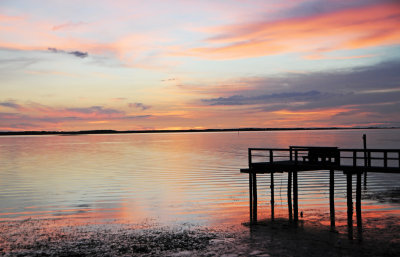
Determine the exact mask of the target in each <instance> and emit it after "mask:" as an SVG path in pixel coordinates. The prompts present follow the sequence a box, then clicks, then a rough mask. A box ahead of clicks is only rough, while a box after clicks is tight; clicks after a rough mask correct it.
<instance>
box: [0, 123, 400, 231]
mask: <svg viewBox="0 0 400 257" xmlns="http://www.w3.org/2000/svg"><path fill="white" fill-rule="evenodd" d="M364 133H365V134H367V137H368V138H367V140H368V147H369V148H400V130H366V131H362V130H348V131H347V130H346V131H340V130H333V131H282V132H240V134H238V133H228V132H226V133H176V134H172V133H171V134H121V135H80V136H69V137H66V136H23V137H0V164H1V165H0V221H4V220H14V219H25V218H27V217H35V218H39V217H40V218H43V217H85V218H89V219H97V220H105V219H117V220H118V221H123V222H141V221H143V220H149V219H150V220H155V221H157V222H160V223H165V224H171V223H176V222H177V223H184V222H190V223H197V224H205V225H214V224H240V223H242V222H246V221H248V219H249V200H248V197H249V196H248V176H246V175H244V174H240V173H239V169H240V168H245V167H247V148H249V147H285V148H286V147H288V146H289V145H314V146H339V147H346V148H350V147H356V148H361V147H362V138H361V137H362V134H364ZM274 175H275V177H274V180H275V217H277V218H279V217H281V218H282V217H285V218H287V216H288V214H287V192H286V189H287V186H286V185H287V175H288V174H287V173H277V174H274ZM269 176H270V175H268V174H265V175H263V176H258V177H257V182H258V200H259V208H258V218H259V219H265V218H269V217H270V202H269V200H270V190H269V181H270V177H269ZM298 179H299V211H301V212H303V219H304V220H309V221H312V220H318V222H321V223H323V224H327V225H328V224H329V222H330V219H329V172H327V171H317V172H300V173H299V175H298ZM353 183H354V185H353V191H354V193H355V183H356V181H355V179H353ZM399 187H400V175H398V174H390V175H388V174H373V173H371V174H368V185H367V187H366V188H364V187H363V205H362V209H363V219H365V220H372V219H373V218H374V217H375V218H376V217H382V216H397V217H398V216H399V214H400V205H399V203H398V202H396V201H390V200H386V199H382V198H379V199H377V198H374V197H372V196H373V195H374V194H375V195H380V193H382V192H383V194H384V193H385V192H388V191H389V190H392V191H393V190H396V188H399ZM389 198H390V197H389ZM354 199H355V196H354ZM335 209H336V226H337V227H338V228H339V229H340V227H341V226H344V225H345V224H346V221H347V220H346V218H347V217H346V211H347V207H346V177H345V175H343V173H342V172H335ZM363 225H364V226H367V227H368V226H369V225H370V224H369V223H368V222H364V224H363Z"/></svg>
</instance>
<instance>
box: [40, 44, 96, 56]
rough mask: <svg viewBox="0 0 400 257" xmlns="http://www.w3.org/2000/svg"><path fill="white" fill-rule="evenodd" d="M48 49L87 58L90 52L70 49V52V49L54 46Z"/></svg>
mask: <svg viewBox="0 0 400 257" xmlns="http://www.w3.org/2000/svg"><path fill="white" fill-rule="evenodd" d="M47 50H49V51H50V52H52V53H63V54H70V55H73V56H75V57H79V58H86V57H88V56H89V54H88V53H87V52H82V51H70V52H68V51H64V50H61V49H57V48H54V47H49V48H47Z"/></svg>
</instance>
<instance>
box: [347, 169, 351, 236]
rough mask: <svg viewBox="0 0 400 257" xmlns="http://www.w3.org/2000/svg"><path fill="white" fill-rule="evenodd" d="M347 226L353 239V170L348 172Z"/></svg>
mask: <svg viewBox="0 0 400 257" xmlns="http://www.w3.org/2000/svg"><path fill="white" fill-rule="evenodd" d="M346 176H347V227H348V237H349V239H350V240H352V239H353V181H352V176H351V172H347V174H346Z"/></svg>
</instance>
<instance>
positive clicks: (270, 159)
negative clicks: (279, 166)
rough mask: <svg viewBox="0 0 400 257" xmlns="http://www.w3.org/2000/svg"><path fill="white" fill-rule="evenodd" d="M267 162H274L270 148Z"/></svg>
mask: <svg viewBox="0 0 400 257" xmlns="http://www.w3.org/2000/svg"><path fill="white" fill-rule="evenodd" d="M269 162H270V163H272V162H274V152H273V151H272V150H269Z"/></svg>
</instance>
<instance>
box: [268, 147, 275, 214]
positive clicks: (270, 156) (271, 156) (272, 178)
mask: <svg viewBox="0 0 400 257" xmlns="http://www.w3.org/2000/svg"><path fill="white" fill-rule="evenodd" d="M273 154H274V153H273V151H272V150H270V151H269V162H270V163H273V162H274V155H273ZM270 187H271V220H272V221H273V220H274V219H275V213H274V211H275V210H274V208H275V206H274V205H275V198H274V171H271V185H270Z"/></svg>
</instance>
